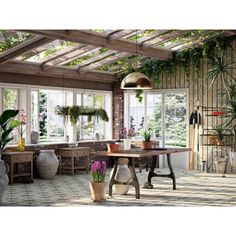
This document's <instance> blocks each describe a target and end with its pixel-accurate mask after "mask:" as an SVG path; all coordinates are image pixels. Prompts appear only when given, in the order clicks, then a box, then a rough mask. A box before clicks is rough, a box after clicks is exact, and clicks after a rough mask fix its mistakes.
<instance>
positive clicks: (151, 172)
mask: <svg viewBox="0 0 236 236" xmlns="http://www.w3.org/2000/svg"><path fill="white" fill-rule="evenodd" d="M156 163H157V156H153V157H152V164H151V168H150V171H149V173H148V181H147V182H145V183H144V186H143V188H147V189H152V188H153V185H152V183H151V179H152V177H153V176H156V174H155V172H154V170H155V167H156Z"/></svg>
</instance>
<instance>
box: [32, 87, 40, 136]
mask: <svg viewBox="0 0 236 236" xmlns="http://www.w3.org/2000/svg"><path fill="white" fill-rule="evenodd" d="M38 108H39V93H38V91H31V131H37V132H38V131H39V119H38V118H39V109H38Z"/></svg>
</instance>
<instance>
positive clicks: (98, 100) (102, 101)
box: [77, 92, 112, 140]
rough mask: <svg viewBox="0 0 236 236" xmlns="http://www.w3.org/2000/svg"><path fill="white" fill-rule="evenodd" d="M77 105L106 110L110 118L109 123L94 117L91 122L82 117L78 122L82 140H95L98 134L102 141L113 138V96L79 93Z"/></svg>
mask: <svg viewBox="0 0 236 236" xmlns="http://www.w3.org/2000/svg"><path fill="white" fill-rule="evenodd" d="M77 105H83V106H88V107H94V108H102V109H105V110H106V112H107V114H108V117H109V118H110V121H109V122H105V121H103V120H101V119H97V118H96V117H92V119H91V121H89V120H88V117H87V116H81V117H80V120H79V121H78V127H79V134H80V139H82V140H93V139H95V136H96V134H98V135H99V137H100V138H101V139H104V138H107V139H108V138H111V137H112V131H111V130H112V128H111V118H112V114H111V94H109V93H108V94H107V93H106V94H105V93H99V92H97V93H92V94H91V93H89V94H88V93H78V94H77Z"/></svg>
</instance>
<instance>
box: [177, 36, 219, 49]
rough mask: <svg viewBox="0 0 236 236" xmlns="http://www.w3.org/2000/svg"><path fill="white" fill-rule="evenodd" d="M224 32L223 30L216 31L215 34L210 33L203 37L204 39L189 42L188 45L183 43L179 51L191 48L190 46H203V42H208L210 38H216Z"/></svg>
mask: <svg viewBox="0 0 236 236" xmlns="http://www.w3.org/2000/svg"><path fill="white" fill-rule="evenodd" d="M222 34H223V32H221V33H215V34H212V35H209V36H208V37H206V38H205V39H203V40H199V41H196V42H193V43H189V44H187V45H183V46H182V47H181V48H180V49H179V51H183V50H186V49H188V48H190V47H192V48H193V47H199V46H201V45H202V44H203V43H206V42H208V41H209V40H211V39H212V38H215V37H217V36H219V35H222Z"/></svg>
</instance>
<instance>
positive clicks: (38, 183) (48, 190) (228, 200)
mask: <svg viewBox="0 0 236 236" xmlns="http://www.w3.org/2000/svg"><path fill="white" fill-rule="evenodd" d="M137 171H138V170H137ZM158 171H159V170H158ZM161 172H166V173H167V172H168V171H167V170H165V169H162V170H161ZM147 173H148V172H146V171H142V173H139V172H138V173H137V176H138V179H139V182H140V186H141V191H140V193H141V199H135V195H134V194H135V192H134V188H133V187H131V188H130V190H129V192H128V194H127V195H116V194H114V195H113V198H111V199H107V200H106V201H104V202H99V203H95V202H93V201H92V200H91V199H90V190H89V183H88V181H89V179H90V175H89V174H85V173H82V172H81V173H78V174H76V175H74V176H70V175H57V176H56V177H55V178H54V179H52V180H44V179H34V183H33V184H21V183H16V184H13V185H9V186H8V188H7V191H6V192H5V194H4V197H3V204H4V206H57V207H62V206H63V207H65V206H66V207H67V206H81V205H83V206H146V207H148V206H236V175H233V174H227V175H226V177H222V174H208V173H199V172H196V171H181V170H175V173H176V177H177V190H175V191H174V190H172V181H171V180H170V179H167V178H153V179H152V183H153V184H154V188H153V189H143V188H142V186H143V184H144V182H145V181H146V179H147ZM108 174H109V171H108ZM107 188H108V186H107ZM107 193H108V189H107Z"/></svg>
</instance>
